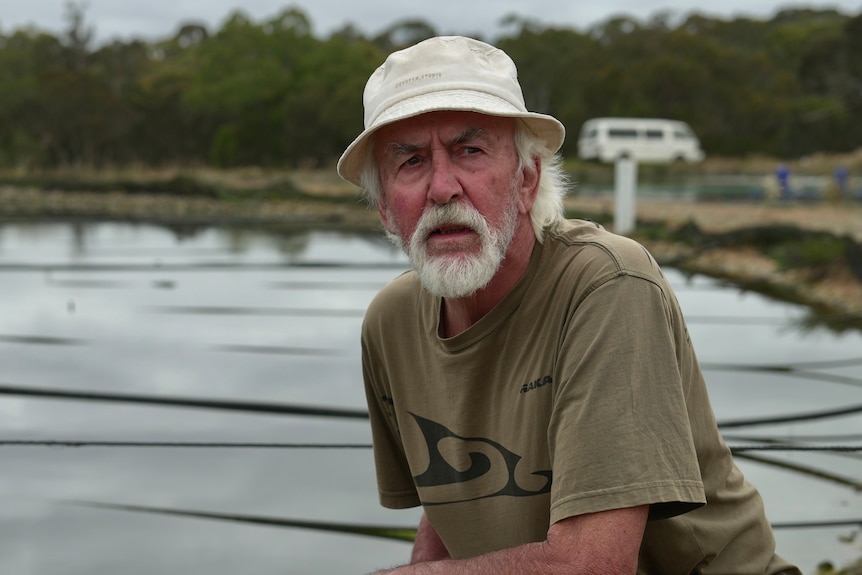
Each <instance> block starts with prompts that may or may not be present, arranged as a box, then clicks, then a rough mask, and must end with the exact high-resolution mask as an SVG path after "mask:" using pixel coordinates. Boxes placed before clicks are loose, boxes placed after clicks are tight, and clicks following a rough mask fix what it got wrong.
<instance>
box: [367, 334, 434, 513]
mask: <svg viewBox="0 0 862 575" xmlns="http://www.w3.org/2000/svg"><path fill="white" fill-rule="evenodd" d="M366 323H367V322H366ZM363 329H364V330H365V329H367V325H366V326H364V327H363ZM366 335H367V334H366V333H364V334H363V341H362V377H363V380H364V383H365V395H366V400H367V403H368V415H369V419H370V422H371V435H372V442H373V445H374V466H375V469H376V473H377V489H378V494H379V497H380V504H381V505H383V506H384V507H388V508H391V509H404V508H408V507H416V506H418V505H420V504H421V502H420V500H419V495H418V493H417V492H416V486H415V483H414V481H413V476H412V474H411V472H410V468H409V466H408V463H407V458H406V456H405V454H404V446H403V444H402V442H401V436H400V433H399V430H398V421H397V418H396V416H395V410H394V407H393V404H392V401H393V399H392V393H391V390H389V389H388V388H387V386H386V385H385V384H384V382H383V381H382V379H383V377H382V374H380V373H378V371H377V370H378V369H380V365H381V364H382V362H379V361H375V360H374V358H373V350H372V349H371V346H370V345H369V343H368V340H367V339H366Z"/></svg>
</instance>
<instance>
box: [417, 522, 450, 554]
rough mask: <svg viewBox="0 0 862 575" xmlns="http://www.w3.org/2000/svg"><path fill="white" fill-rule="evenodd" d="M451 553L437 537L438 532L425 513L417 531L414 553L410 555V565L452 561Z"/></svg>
mask: <svg viewBox="0 0 862 575" xmlns="http://www.w3.org/2000/svg"><path fill="white" fill-rule="evenodd" d="M450 558H451V557H450V555H449V551H447V550H446V546H445V545H443V541H441V540H440V536H439V535H437V531H436V530H435V529H434V527H433V526H432V525H431V522H430V521H428V517H427V516H426V515H425V514H424V513H423V514H422V519H420V520H419V527H418V528H417V529H416V540H415V541H414V542H413V553H412V554H411V555H410V563H411V564H413V563H423V562H425V561H440V560H441V559H450Z"/></svg>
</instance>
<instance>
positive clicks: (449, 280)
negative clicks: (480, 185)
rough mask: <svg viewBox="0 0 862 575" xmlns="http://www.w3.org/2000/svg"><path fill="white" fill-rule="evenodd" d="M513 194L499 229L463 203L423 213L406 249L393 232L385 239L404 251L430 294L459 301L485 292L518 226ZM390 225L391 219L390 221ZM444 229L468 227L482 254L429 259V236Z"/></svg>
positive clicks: (455, 203)
mask: <svg viewBox="0 0 862 575" xmlns="http://www.w3.org/2000/svg"><path fill="white" fill-rule="evenodd" d="M515 198H516V196H514V194H513V195H512V196H511V198H510V200H509V205H508V206H507V207H506V211H505V212H504V214H503V221H502V222H501V224H500V228H499V229H493V228H491V226H489V225H488V222H487V221H486V220H485V218H484V217H482V215H481V214H480V213H479V212H478V211H477V210H476V209H475V208H473V207H472V206H468V205H466V204H464V203H462V202H452V203H449V204H443V205H435V206H433V207H431V208H428V209H426V210H425V211H424V212H423V213H422V217H421V218H420V219H419V224H418V225H417V227H416V231H414V232H413V235H412V236H411V237H410V243H409V245H405V244H404V241H403V240H402V239H401V236H400V235H399V234H398V230H397V229H396V230H395V231H393V232H387V234H386V235H387V236H388V237H389V239H390V240H391V241H392V243H394V244H395V245H396V246H398V247H400V248H401V249H403V250H404V253H406V254H407V257H409V258H410V263H411V264H412V266H413V269H414V270H416V273H417V274H418V275H419V281H420V282H421V283H422V286H423V287H424V288H425V289H426V290H428V291H429V292H430V293H432V294H434V295H436V296H440V297H443V298H452V299H454V298H459V297H464V296H468V295H471V294H473V293H475V292H477V291H478V290H480V289H482V288H484V287H485V286H487V285H488V283H490V281H491V279H492V278H493V277H494V275H495V274H496V273H497V270H499V269H500V265H501V264H502V263H503V259H504V258H505V257H506V252H507V251H508V249H509V245H510V244H511V243H512V239H513V238H514V237H515V230H516V228H517V224H518V204H517V201H516V199H515ZM389 221H390V222H393V221H394V220H393V218H392V217H391V214H390V217H389ZM444 225H448V226H452V225H454V226H463V227H469V228H470V229H472V230H473V231H475V232H476V233H477V234H478V235H479V241H480V243H481V251H480V252H479V253H478V254H476V255H463V254H457V255H449V254H443V255H440V256H434V257H432V256H430V255H429V254H428V249H427V246H426V240H427V238H428V236H429V234H431V232H432V231H433V230H435V229H437V228H440V227H442V226H444Z"/></svg>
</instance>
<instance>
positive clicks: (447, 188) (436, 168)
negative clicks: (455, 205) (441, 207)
mask: <svg viewBox="0 0 862 575" xmlns="http://www.w3.org/2000/svg"><path fill="white" fill-rule="evenodd" d="M463 193H464V190H463V189H462V188H461V182H460V181H458V177H457V175H456V173H455V166H454V165H453V164H452V160H451V158H449V156H448V155H447V154H435V155H434V157H433V158H432V161H431V180H430V181H429V183H428V200H429V201H430V202H433V203H435V204H448V203H449V202H452V201H454V200H456V199H457V198H459V197H460V196H461V195H462V194H463Z"/></svg>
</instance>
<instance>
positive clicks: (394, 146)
mask: <svg viewBox="0 0 862 575" xmlns="http://www.w3.org/2000/svg"><path fill="white" fill-rule="evenodd" d="M421 149H422V146H420V145H419V144H406V143H401V142H390V143H388V144H386V148H385V150H384V153H385V154H387V155H390V154H391V155H393V156H409V155H410V154H414V153H416V151H417V150H421Z"/></svg>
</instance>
